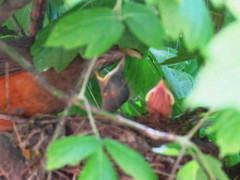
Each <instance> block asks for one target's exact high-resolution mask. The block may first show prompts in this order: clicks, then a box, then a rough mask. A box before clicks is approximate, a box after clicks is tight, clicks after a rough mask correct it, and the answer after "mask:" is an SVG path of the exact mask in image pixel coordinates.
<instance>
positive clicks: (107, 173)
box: [78, 149, 118, 180]
mask: <svg viewBox="0 0 240 180" xmlns="http://www.w3.org/2000/svg"><path fill="white" fill-rule="evenodd" d="M117 179H118V178H117V174H116V172H115V170H114V169H113V166H112V164H111V161H110V160H109V158H108V157H107V155H106V154H105V153H104V151H103V150H102V149H99V150H98V151H97V152H95V153H94V154H92V155H91V156H90V158H89V159H88V161H87V163H86V165H85V166H84V168H83V171H82V172H81V173H80V175H79V177H78V180H117Z"/></svg>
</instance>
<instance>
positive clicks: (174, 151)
mask: <svg viewBox="0 0 240 180" xmlns="http://www.w3.org/2000/svg"><path fill="white" fill-rule="evenodd" d="M152 151H153V152H155V153H159V154H163V155H166V156H178V155H179V153H180V151H181V145H180V144H179V143H168V144H164V145H162V146H160V147H157V148H152Z"/></svg>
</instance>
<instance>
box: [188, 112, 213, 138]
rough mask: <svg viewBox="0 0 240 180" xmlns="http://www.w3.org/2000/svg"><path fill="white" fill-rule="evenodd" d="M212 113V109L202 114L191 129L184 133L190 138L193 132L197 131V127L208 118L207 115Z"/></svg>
mask: <svg viewBox="0 0 240 180" xmlns="http://www.w3.org/2000/svg"><path fill="white" fill-rule="evenodd" d="M211 113H212V111H211V110H210V111H208V112H207V113H206V114H205V116H203V118H202V119H200V121H199V122H198V123H197V124H196V125H195V126H194V127H193V128H192V129H191V131H190V132H189V133H188V134H187V135H186V136H187V137H188V138H189V139H191V138H192V137H193V136H194V134H195V133H196V132H197V131H198V129H199V128H200V127H201V126H202V125H203V124H204V122H205V120H206V119H207V118H208V116H209V115H210V114H211Z"/></svg>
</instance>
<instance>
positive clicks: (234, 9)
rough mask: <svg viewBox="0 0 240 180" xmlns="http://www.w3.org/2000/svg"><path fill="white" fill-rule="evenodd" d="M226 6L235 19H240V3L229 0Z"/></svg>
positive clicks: (236, 0) (235, 0)
mask: <svg viewBox="0 0 240 180" xmlns="http://www.w3.org/2000/svg"><path fill="white" fill-rule="evenodd" d="M226 6H227V7H228V9H229V10H230V12H231V13H232V14H233V15H234V16H235V17H237V18H238V19H239V18H240V1H238V0H228V1H226Z"/></svg>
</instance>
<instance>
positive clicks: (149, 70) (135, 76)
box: [125, 59, 163, 99]
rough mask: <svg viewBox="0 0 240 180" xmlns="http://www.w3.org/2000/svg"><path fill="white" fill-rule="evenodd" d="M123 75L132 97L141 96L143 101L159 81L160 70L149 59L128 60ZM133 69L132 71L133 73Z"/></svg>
mask: <svg viewBox="0 0 240 180" xmlns="http://www.w3.org/2000/svg"><path fill="white" fill-rule="evenodd" d="M125 68H126V70H125V75H126V78H127V81H128V84H129V86H130V89H131V91H132V96H133V97H137V96H141V97H142V98H143V99H144V98H145V95H146V94H147V92H148V91H149V90H150V89H152V88H153V87H154V86H155V85H156V84H157V83H158V82H159V81H160V79H161V77H162V75H163V74H162V75H161V69H160V71H159V68H158V67H157V65H155V64H154V63H153V62H152V61H150V59H141V60H138V59H130V60H129V61H126V64H125ZM133 69H134V71H133Z"/></svg>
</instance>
